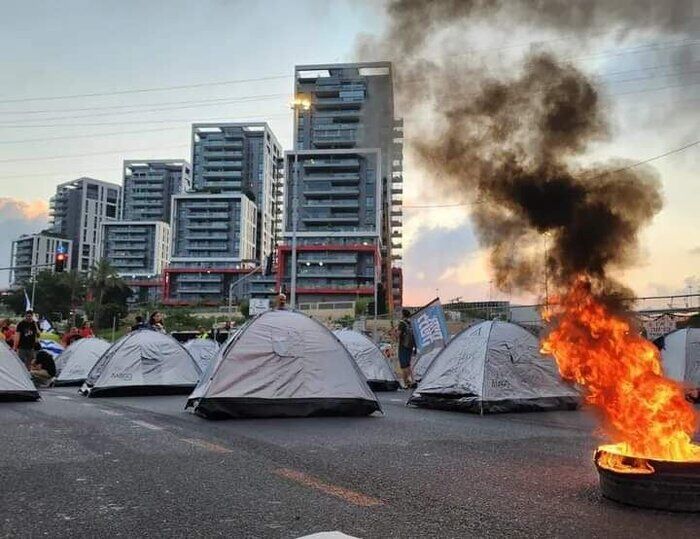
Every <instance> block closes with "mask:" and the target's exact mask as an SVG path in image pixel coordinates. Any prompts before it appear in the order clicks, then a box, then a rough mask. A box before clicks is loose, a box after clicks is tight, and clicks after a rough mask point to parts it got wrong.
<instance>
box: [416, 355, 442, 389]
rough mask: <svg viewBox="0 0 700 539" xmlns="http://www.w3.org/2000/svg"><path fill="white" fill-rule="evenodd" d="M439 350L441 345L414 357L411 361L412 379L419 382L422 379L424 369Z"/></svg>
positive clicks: (426, 368)
mask: <svg viewBox="0 0 700 539" xmlns="http://www.w3.org/2000/svg"><path fill="white" fill-rule="evenodd" d="M440 352H442V347H437V348H432V349H430V350H429V351H427V352H425V353H424V354H420V355H419V356H418V357H417V358H416V361H415V362H414V363H413V379H414V380H415V381H416V382H420V381H421V380H422V379H423V376H424V375H425V371H427V370H428V367H430V364H431V363H432V362H433V360H434V359H435V358H436V357H437V355H438V354H439V353H440Z"/></svg>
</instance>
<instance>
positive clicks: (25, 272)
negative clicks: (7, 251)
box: [10, 232, 72, 284]
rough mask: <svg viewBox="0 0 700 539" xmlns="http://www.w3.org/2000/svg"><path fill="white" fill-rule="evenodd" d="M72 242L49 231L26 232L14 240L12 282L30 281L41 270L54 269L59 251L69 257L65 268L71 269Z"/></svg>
mask: <svg viewBox="0 0 700 539" xmlns="http://www.w3.org/2000/svg"><path fill="white" fill-rule="evenodd" d="M71 251H72V242H71V241H70V240H67V239H65V238H61V237H58V236H55V235H52V234H49V233H47V232H40V233H39V234H26V235H23V236H20V237H19V238H17V239H16V240H15V241H13V242H12V255H11V261H12V262H11V264H10V265H11V266H12V268H13V269H12V270H11V273H10V283H12V284H20V283H24V282H27V281H30V280H31V279H32V278H33V277H34V276H35V275H36V274H37V273H39V272H41V271H45V270H48V271H53V270H54V263H55V260H56V254H57V252H61V253H64V254H65V255H66V256H67V258H66V261H65V269H66V270H69V269H70V263H71Z"/></svg>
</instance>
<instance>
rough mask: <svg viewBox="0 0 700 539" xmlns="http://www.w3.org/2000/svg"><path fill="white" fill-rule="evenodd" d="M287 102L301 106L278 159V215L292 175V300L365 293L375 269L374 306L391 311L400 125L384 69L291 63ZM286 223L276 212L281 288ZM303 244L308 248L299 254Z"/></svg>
mask: <svg viewBox="0 0 700 539" xmlns="http://www.w3.org/2000/svg"><path fill="white" fill-rule="evenodd" d="M295 97H296V100H297V101H298V102H300V103H303V106H300V107H298V108H297V110H296V114H295V125H294V151H293V152H288V153H287V154H286V165H285V177H286V191H285V200H286V204H285V208H291V207H292V203H293V198H294V197H293V192H294V186H293V182H294V181H295V178H296V179H297V180H298V185H297V192H298V203H299V217H298V227H297V230H298V234H297V237H298V244H299V246H300V250H299V256H298V264H297V295H298V296H302V297H298V302H299V303H302V302H322V301H342V300H350V299H357V298H358V297H359V296H373V295H374V292H375V284H374V279H375V272H376V279H377V281H378V286H377V287H376V288H377V290H378V291H381V295H380V300H382V299H383V303H384V304H386V305H387V306H389V307H390V308H391V307H394V306H398V304H397V302H398V303H399V304H400V294H397V297H396V298H395V299H393V300H392V299H390V298H391V297H392V296H393V294H392V291H393V290H394V289H395V288H400V286H401V285H400V283H393V280H394V278H395V276H396V277H398V274H397V273H396V272H393V271H392V267H393V266H394V265H398V264H400V259H401V254H400V249H401V235H402V210H401V205H402V194H403V189H402V187H401V186H402V181H403V177H402V172H403V122H402V121H401V120H400V119H397V118H395V116H394V96H393V73H392V66H391V63H389V62H372V63H357V64H321V65H302V66H297V67H296V68H295ZM295 161H299V162H300V164H299V165H298V166H296V165H294V162H295ZM295 166H296V170H295ZM295 172H296V173H297V175H298V177H295V176H294V173H295ZM372 215H373V217H371V216H372ZM291 216H292V211H291V210H289V211H286V212H285V221H284V224H285V227H284V238H285V246H284V247H282V248H281V250H280V253H281V257H280V264H279V272H278V280H279V284H280V286H282V287H286V288H288V287H289V283H290V272H291V266H290V265H289V259H290V256H288V253H289V251H290V249H289V246H290V244H291V236H292V217H291ZM307 247H310V248H312V249H313V250H312V251H309V253H304V251H303V249H305V248H307ZM321 247H324V248H326V250H325V251H320V250H319V249H320V248H321ZM311 252H313V257H312V258H314V260H311V259H308V257H309V256H311V254H310V253H311ZM302 254H303V256H302ZM316 258H318V261H316V260H315V259H316ZM282 259H284V260H282ZM314 261H316V262H317V267H316V268H315V269H314V271H311V269H313V266H309V265H307V263H311V264H313V263H314ZM321 262H322V263H323V264H322V265H319V263H321ZM370 269H371V271H372V275H371V278H369V277H368V276H369V273H370ZM351 270H352V271H354V274H352V275H351ZM395 285H396V286H395Z"/></svg>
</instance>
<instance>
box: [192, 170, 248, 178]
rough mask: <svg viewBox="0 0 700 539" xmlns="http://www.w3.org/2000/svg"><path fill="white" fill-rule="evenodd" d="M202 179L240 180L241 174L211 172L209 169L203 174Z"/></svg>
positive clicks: (227, 171)
mask: <svg viewBox="0 0 700 539" xmlns="http://www.w3.org/2000/svg"><path fill="white" fill-rule="evenodd" d="M202 177H203V178H204V179H209V178H213V179H217V178H240V177H241V172H240V171H238V170H211V169H207V170H205V171H204V172H202Z"/></svg>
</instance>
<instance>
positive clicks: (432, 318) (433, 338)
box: [411, 298, 449, 354]
mask: <svg viewBox="0 0 700 539" xmlns="http://www.w3.org/2000/svg"><path fill="white" fill-rule="evenodd" d="M411 328H412V329H413V338H414V340H415V341H416V350H417V351H418V353H419V354H422V353H423V352H425V351H427V350H430V349H432V348H435V347H440V348H441V347H443V346H445V343H447V340H448V335H449V334H448V332H447V321H446V320H445V313H444V312H443V310H442V305H441V304H440V300H439V299H437V298H436V299H434V300H433V301H431V302H430V303H428V304H427V305H426V306H425V307H423V308H422V309H420V310H418V311H416V312H415V313H413V315H412V316H411Z"/></svg>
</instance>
